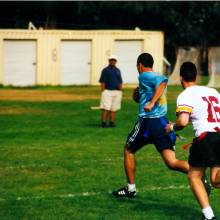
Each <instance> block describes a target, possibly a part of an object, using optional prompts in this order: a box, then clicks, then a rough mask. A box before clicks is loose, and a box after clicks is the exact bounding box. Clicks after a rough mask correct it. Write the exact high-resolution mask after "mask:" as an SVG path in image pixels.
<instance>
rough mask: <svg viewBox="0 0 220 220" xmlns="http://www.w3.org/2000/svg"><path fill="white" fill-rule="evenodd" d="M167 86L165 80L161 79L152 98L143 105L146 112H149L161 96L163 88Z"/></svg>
mask: <svg viewBox="0 0 220 220" xmlns="http://www.w3.org/2000/svg"><path fill="white" fill-rule="evenodd" d="M166 86H167V82H166V81H163V82H162V83H161V84H160V85H159V86H158V87H157V89H156V91H155V93H154V96H153V98H152V99H151V101H150V102H149V103H148V104H147V105H145V106H144V110H145V111H146V112H150V111H151V109H152V108H153V107H154V105H155V103H156V102H157V100H158V99H159V98H160V97H161V96H162V94H163V91H164V89H165V88H166Z"/></svg>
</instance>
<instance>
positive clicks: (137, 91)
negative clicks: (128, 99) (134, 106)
mask: <svg viewBox="0 0 220 220" xmlns="http://www.w3.org/2000/svg"><path fill="white" fill-rule="evenodd" d="M132 98H133V100H134V101H135V102H136V103H139V99H140V95H139V87H137V88H135V89H134V90H133V93H132Z"/></svg>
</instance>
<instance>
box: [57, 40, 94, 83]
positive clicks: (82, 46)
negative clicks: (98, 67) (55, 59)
mask: <svg viewBox="0 0 220 220" xmlns="http://www.w3.org/2000/svg"><path fill="white" fill-rule="evenodd" d="M90 51H91V43H90V41H62V43H61V85H83V84H90Z"/></svg>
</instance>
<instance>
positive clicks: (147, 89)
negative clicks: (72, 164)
mask: <svg viewBox="0 0 220 220" xmlns="http://www.w3.org/2000/svg"><path fill="white" fill-rule="evenodd" d="M153 63H154V60H153V57H152V56H151V55H150V54H148V53H143V54H141V55H139V57H138V59H137V69H138V72H139V77H138V79H139V102H140V104H139V117H138V121H137V122H136V124H135V126H134V128H133V130H132V131H131V133H130V134H129V135H128V138H127V142H126V145H125V149H124V168H125V173H126V176H127V182H128V184H127V185H126V186H125V187H123V188H120V189H119V190H116V191H114V192H113V195H114V196H116V197H129V198H134V197H135V196H136V186H135V153H136V152H137V151H138V150H139V149H140V148H142V147H143V146H144V145H147V144H150V143H152V144H154V145H155V147H156V149H157V150H158V152H159V153H160V155H161V157H162V159H163V161H164V162H165V164H166V165H167V166H168V167H169V168H170V169H172V170H176V171H181V172H183V173H187V172H188V170H189V164H188V162H187V161H183V160H178V159H176V156H175V140H176V136H175V134H174V132H170V133H169V134H167V133H166V131H165V127H166V125H167V124H168V120H167V119H166V117H165V115H166V113H167V101H166V95H165V91H166V86H167V82H168V79H167V77H165V76H163V75H160V74H158V73H156V72H154V71H153V69H152V68H153Z"/></svg>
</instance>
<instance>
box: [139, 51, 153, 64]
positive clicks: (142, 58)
mask: <svg viewBox="0 0 220 220" xmlns="http://www.w3.org/2000/svg"><path fill="white" fill-rule="evenodd" d="M139 63H141V64H142V65H144V67H150V68H152V67H153V65H154V59H153V57H152V56H151V55H150V54H149V53H142V54H140V55H139V56H138V59H137V64H139Z"/></svg>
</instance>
